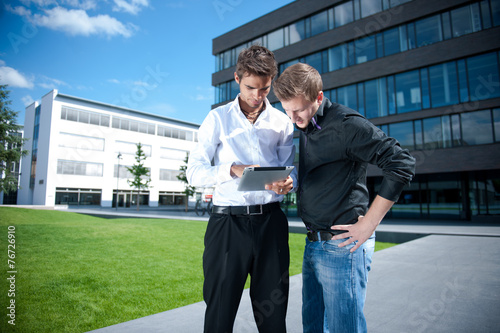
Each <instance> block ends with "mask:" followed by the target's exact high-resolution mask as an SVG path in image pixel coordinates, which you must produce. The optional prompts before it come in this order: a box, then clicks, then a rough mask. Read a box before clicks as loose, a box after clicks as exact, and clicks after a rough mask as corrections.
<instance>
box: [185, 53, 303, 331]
mask: <svg viewBox="0 0 500 333" xmlns="http://www.w3.org/2000/svg"><path fill="white" fill-rule="evenodd" d="M276 74H277V65H276V61H275V59H274V55H273V53H272V52H271V51H269V50H268V49H266V48H264V47H262V46H255V45H254V46H251V47H250V48H248V49H245V50H243V51H242V52H241V53H240V55H239V56H238V62H237V65H236V72H235V73H234V77H235V80H236V82H237V83H238V85H239V86H240V94H239V95H238V96H237V97H236V99H235V100H234V101H233V102H231V103H228V104H226V105H223V106H220V107H218V108H216V109H214V110H212V111H211V112H210V113H209V114H208V116H207V117H206V119H205V120H204V121H203V124H202V125H201V126H200V129H199V131H198V144H197V146H196V147H195V148H194V149H193V151H192V152H191V154H190V157H189V162H188V169H187V177H188V180H189V183H190V184H191V185H193V186H196V187H211V186H215V190H214V194H213V204H214V206H213V213H212V215H211V217H210V220H209V222H208V226H207V231H206V234H205V252H204V254H203V271H204V275H205V281H204V285H203V298H204V299H205V302H206V304H207V309H206V312H205V332H206V333H210V332H215V333H221V332H232V330H233V325H234V319H235V317H236V312H237V310H238V306H239V303H240V299H241V294H242V292H243V288H244V285H245V282H246V279H247V276H248V274H250V276H251V285H250V297H251V300H252V307H253V311H254V317H255V321H256V323H257V327H258V329H259V332H273V333H277V332H286V326H285V317H286V310H287V305H288V267H289V263H290V254H289V249H288V221H287V218H286V216H285V215H284V213H283V212H282V210H281V208H280V206H279V202H280V201H281V200H283V195H285V194H286V193H288V192H289V191H291V190H292V189H293V187H294V184H297V176H296V172H295V171H294V172H292V174H291V177H288V179H287V180H286V181H282V182H277V183H273V184H269V185H266V189H267V190H265V191H251V192H245V191H238V190H237V187H238V184H239V182H240V178H241V176H242V173H243V170H244V168H245V167H247V166H263V167H266V166H289V165H292V164H293V160H294V157H295V146H294V145H293V125H292V123H291V121H290V119H289V118H288V117H287V116H286V115H285V114H284V113H282V112H281V111H279V110H277V109H275V108H273V107H272V106H271V105H270V104H269V101H268V100H267V98H266V96H267V95H268V94H269V91H270V89H271V82H272V80H273V78H274V77H275V76H276ZM212 161H213V163H212Z"/></svg>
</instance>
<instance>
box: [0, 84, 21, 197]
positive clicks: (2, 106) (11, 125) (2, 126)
mask: <svg viewBox="0 0 500 333" xmlns="http://www.w3.org/2000/svg"><path fill="white" fill-rule="evenodd" d="M9 93H10V91H9V90H7V85H0V177H1V178H0V192H2V191H4V192H6V193H9V192H11V191H15V190H16V189H17V185H18V184H17V175H15V174H13V173H12V172H11V167H10V166H11V165H12V163H17V162H19V160H20V159H21V157H22V156H25V155H27V154H28V151H27V150H23V149H22V147H23V143H24V141H26V139H23V138H22V137H21V136H20V135H19V131H20V130H21V129H22V126H19V125H17V124H16V117H17V115H18V113H19V112H15V111H12V110H11V109H10V107H9V105H10V104H11V103H12V102H11V101H10V99H9Z"/></svg>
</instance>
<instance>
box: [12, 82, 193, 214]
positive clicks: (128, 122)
mask: <svg viewBox="0 0 500 333" xmlns="http://www.w3.org/2000/svg"><path fill="white" fill-rule="evenodd" d="M198 127H199V125H197V124H194V123H189V122H185V121H180V120H175V119H171V118H167V117H162V116H157V115H152V114H147V113H143V112H140V111H135V110H131V109H127V108H122V107H118V106H114V105H109V104H104V103H99V102H95V101H90V100H86V99H82V98H78V97H73V96H68V95H63V94H60V93H58V91H57V90H52V91H51V92H49V93H48V94H46V95H45V96H43V97H42V101H41V103H38V102H35V103H33V104H32V105H30V106H28V107H27V108H26V116H25V121H24V133H25V137H26V138H28V139H29V140H28V141H26V144H25V149H27V150H29V154H28V155H27V156H26V157H24V158H23V160H22V164H21V180H20V189H19V192H18V200H17V203H18V204H19V205H43V206H54V205H60V204H63V205H67V204H69V205H100V206H102V207H112V206H114V205H115V203H116V199H117V193H118V204H119V206H129V205H134V204H136V199H137V195H136V193H137V192H136V191H135V189H133V188H131V187H130V186H129V185H128V183H127V179H131V178H132V175H131V174H130V173H129V172H128V170H127V168H126V167H130V166H132V165H134V164H136V161H135V154H136V152H137V146H136V145H137V143H139V142H140V143H141V145H142V147H143V150H144V152H145V153H146V156H147V159H146V160H145V162H144V165H145V166H146V167H148V168H149V169H150V177H151V182H150V184H149V186H150V188H149V190H148V191H142V192H141V195H140V203H141V204H147V205H149V206H151V207H157V206H159V205H171V204H175V205H180V204H183V203H184V198H185V197H184V193H183V191H184V183H182V182H180V181H179V180H178V179H177V177H176V175H178V174H179V169H180V167H181V165H183V164H184V159H185V157H186V154H187V153H188V152H189V151H190V150H191V149H192V148H193V147H194V145H195V142H196V141H197V138H198ZM118 170H119V173H118ZM117 175H119V177H117Z"/></svg>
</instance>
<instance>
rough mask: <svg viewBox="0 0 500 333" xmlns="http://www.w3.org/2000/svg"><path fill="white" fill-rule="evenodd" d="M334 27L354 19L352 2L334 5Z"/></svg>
mask: <svg viewBox="0 0 500 333" xmlns="http://www.w3.org/2000/svg"><path fill="white" fill-rule="evenodd" d="M334 10H335V28H337V27H340V26H343V25H345V24H348V23H351V22H352V21H354V7H353V2H352V1H348V2H346V3H343V4H341V5H338V6H335V9H334Z"/></svg>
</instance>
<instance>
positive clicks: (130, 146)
mask: <svg viewBox="0 0 500 333" xmlns="http://www.w3.org/2000/svg"><path fill="white" fill-rule="evenodd" d="M141 148H142V151H143V152H144V155H146V157H151V150H152V146H151V145H144V144H141ZM115 153H122V154H127V155H135V154H137V144H136V143H133V142H124V141H116V146H115Z"/></svg>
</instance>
